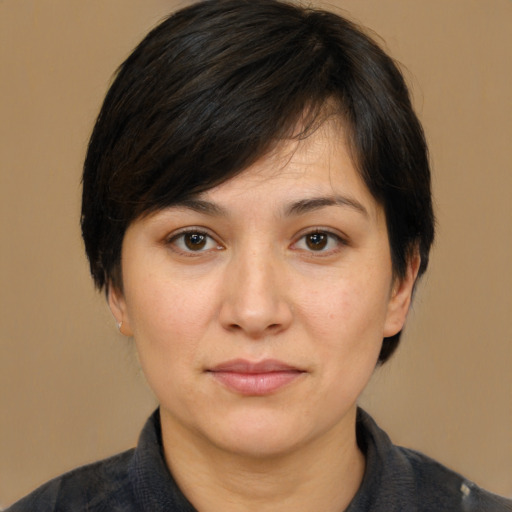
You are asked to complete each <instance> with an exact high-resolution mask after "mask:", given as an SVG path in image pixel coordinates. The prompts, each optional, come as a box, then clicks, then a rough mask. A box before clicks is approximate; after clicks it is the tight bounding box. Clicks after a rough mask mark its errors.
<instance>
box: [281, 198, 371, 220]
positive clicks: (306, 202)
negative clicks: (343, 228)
mask: <svg viewBox="0 0 512 512" xmlns="http://www.w3.org/2000/svg"><path fill="white" fill-rule="evenodd" d="M326 206H344V207H345V206H346V207H349V208H352V209H354V210H356V211H357V212H359V213H362V214H363V215H364V216H365V217H368V216H369V214H368V210H367V209H366V208H365V207H364V206H363V205H362V204H361V203H360V202H359V201H357V200H356V199H353V198H350V197H345V196H327V197H312V198H310V199H301V200H300V201H296V202H294V203H291V204H290V205H289V206H287V207H286V209H285V215H303V214H304V213H308V212H311V211H314V210H319V209H320V208H325V207H326Z"/></svg>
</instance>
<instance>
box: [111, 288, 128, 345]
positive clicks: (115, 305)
mask: <svg viewBox="0 0 512 512" xmlns="http://www.w3.org/2000/svg"><path fill="white" fill-rule="evenodd" d="M107 301H108V306H109V308H110V311H111V313H112V315H113V316H114V319H115V321H116V324H117V328H118V329H119V332H120V333H121V334H123V335H124V336H133V331H132V328H131V325H130V319H129V316H128V312H127V311H126V301H125V299H124V295H123V292H122V291H121V290H119V288H117V287H116V286H114V285H112V284H109V287H108V294H107Z"/></svg>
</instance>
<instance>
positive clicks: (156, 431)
mask: <svg viewBox="0 0 512 512" xmlns="http://www.w3.org/2000/svg"><path fill="white" fill-rule="evenodd" d="M433 231H434V230H433V212H432V202H431V193H430V172H429V166H428V159H427V149H426V145H425V140H424V137H423V132H422V129H421V126H420V124H419V122H418V120H417V118H416V116H415V114H414V112H413V110H412V107H411V104H410V101H409V97H408V92H407V88H406V86H405V84H404V81H403V79H402V77H401V75H400V72H399V71H398V69H397V68H396V66H395V64H394V63H393V61H392V60H391V59H390V58H389V57H388V56H387V55H385V54H384V53H383V52H382V50H380V49H379V48H378V47H377V46H376V45H375V43H373V42H372V41H371V40H370V39H369V38H368V37H367V36H365V35H364V34H363V33H361V32H360V31H359V29H357V28H356V27H354V26H353V25H352V24H351V23H349V22H348V21H346V20H344V19H343V18H340V17H339V16H336V15H334V14H331V13H327V12H324V11H319V10H317V11H315V10H310V9H303V8H299V7H296V6H293V5H289V4H286V3H281V2H277V1H274V0H258V1H254V0H251V1H239V0H221V1H216V2H202V3H199V4H196V5H193V6H191V7H189V8H186V9H184V10H182V11H179V12H177V13H176V14H174V15H173V16H171V17H170V18H168V19H167V20H166V21H164V22H163V23H162V24H161V25H159V26H158V27H157V28H156V29H155V30H153V31H152V32H151V33H150V34H149V35H148V36H147V37H146V38H145V39H144V40H143V41H142V43H141V44H140V45H139V46H138V47H137V48H136V50H135V51H134V52H133V54H132V55H131V56H130V57H129V58H128V59H127V61H126V62H125V63H124V64H123V65H122V67H121V68H120V70H119V73H118V75H117V78H116V80H115V82H114V83H113V85H112V87H111V89H110V91H109V93H108V94H107V97H106V99H105V103H104V105H103V108H102V111H101V113H100V115H99V117H98V121H97V123H96V126H95V129H94V132H93V135H92V137H91V141H90V145H89V150H88V154H87V158H86V162H85V167H84V175H83V203H82V233H83V238H84V241H85V246H86V251H87V255H88V258H89V261H90V265H91V272H92V275H93V278H94V281H95V283H96V285H97V287H98V288H99V289H100V290H105V292H106V294H107V298H108V303H109V306H110V308H111V310H112V313H113V315H114V317H115V319H116V322H117V323H118V327H119V330H120V332H121V333H122V334H124V335H126V336H129V337H133V338H134V340H135V344H136V346H137V350H138V354H139V357H140V361H141V365H142V368H143V370H144V373H145V375H146V378H147V380H148V382H149V384H150V386H151V388H152V390H153V391H154V393H155V395H156V397H157V398H158V401H159V404H160V405H159V409H158V410H157V411H156V412H155V413H154V415H153V416H152V417H151V418H150V419H149V420H148V422H147V424H146V426H145V428H144V430H143V432H142V434H141V437H140V441H139V444H138V446H137V448H136V449H135V450H131V451H129V452H125V453H123V454H121V455H118V456H116V457H113V458H111V459H108V460H106V461H101V462H98V463H96V464H93V465H90V466H86V467H84V468H79V469H77V470H75V471H73V472H71V473H69V474H67V475H64V476H62V477H60V478H57V479H56V480H53V481H51V482H49V483H48V484H47V485H45V486H43V487H42V488H40V489H38V490H37V491H35V492H34V493H33V494H31V495H30V496H28V497H27V498H25V499H24V500H21V501H20V502H18V504H15V505H14V506H13V507H12V508H11V509H10V510H12V511H18V510H91V511H92V510H148V511H158V510H179V511H185V510H198V511H201V512H203V511H210V510H212V511H218V510H223V511H230V510H237V511H239V510H247V511H250V510H259V511H261V510H305V511H306V510H322V511H342V510H347V511H349V512H354V511H362V510H383V511H392V510H424V511H434V510H435V511H437V510H461V511H466V510H468V511H477V510H489V511H493V510H510V509H511V504H510V502H508V501H506V500H504V499H502V498H498V497H496V496H493V495H491V494H490V493H487V492H485V491H483V490H481V489H479V488H478V487H476V486H474V485H473V484H471V483H470V482H468V481H466V480H465V479H464V478H462V477H461V476H459V475H457V474H455V473H453V472H451V471H450V470H448V469H446V468H444V467H442V466H440V465H439V464H437V463H436V462H434V461H432V460H430V459H428V458H427V457H425V456H423V455H421V454H418V453H416V452H412V451H409V450H405V449H402V448H397V447H395V446H393V445H392V444H391V442H390V441H389V439H388V438H387V436H386V434H385V433H384V432H382V431H381V430H380V429H379V428H378V427H377V426H376V424H375V423H374V422H373V420H372V419H371V418H370V417H369V416H368V415H367V414H366V413H364V412H363V411H362V410H360V409H358V408H357V405H356V404H357V399H358V397H359V395H360V394H361V392H362V391H363V389H364V388H365V386H366V384H367V382H368V380H369V379H370V377H371V375H372V373H373V371H374V368H375V367H376V366H377V365H378V364H382V363H384V362H385V361H386V360H387V359H389V357H390V356H391V355H392V353H393V351H394V350H395V349H396V346H397V345H398V342H399V338H400V332H401V329H402V327H403V325H404V322H405V319H406V316H407V312H408V309H409V305H410V302H411V298H412V294H413V290H414V286H415V283H416V279H417V278H418V276H420V275H421V274H423V272H424V271H425V270H426V268H427V264H428V255H429V250H430V246H431V244H432V240H433Z"/></svg>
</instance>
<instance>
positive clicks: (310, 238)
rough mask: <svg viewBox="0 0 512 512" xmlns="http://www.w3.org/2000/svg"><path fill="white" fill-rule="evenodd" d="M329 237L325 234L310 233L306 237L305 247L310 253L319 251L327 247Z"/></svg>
mask: <svg viewBox="0 0 512 512" xmlns="http://www.w3.org/2000/svg"><path fill="white" fill-rule="evenodd" d="M328 241H329V236H328V235H327V234H326V233H310V234H309V235H306V240H305V242H306V245H307V247H308V249H311V250H312V251H321V250H323V249H325V247H326V246H327V242H328Z"/></svg>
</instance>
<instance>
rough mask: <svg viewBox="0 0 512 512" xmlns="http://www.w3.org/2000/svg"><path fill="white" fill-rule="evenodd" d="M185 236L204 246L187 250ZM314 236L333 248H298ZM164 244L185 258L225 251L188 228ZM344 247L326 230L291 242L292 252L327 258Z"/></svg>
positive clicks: (204, 234) (199, 231)
mask: <svg viewBox="0 0 512 512" xmlns="http://www.w3.org/2000/svg"><path fill="white" fill-rule="evenodd" d="M187 235H188V236H194V235H196V236H197V237H199V240H198V241H199V243H200V242H201V241H202V240H204V245H203V246H202V247H198V250H193V249H191V248H190V247H188V248H187V247H184V245H185V244H186V241H185V237H186V236H187ZM315 235H318V236H320V237H322V236H323V237H325V238H326V239H327V240H326V242H325V243H326V246H328V245H329V243H332V242H334V243H335V247H334V248H329V249H327V250H326V249H325V246H324V247H320V249H319V250H315V249H312V248H311V247H302V248H301V247H298V245H299V243H300V242H303V244H305V245H307V243H308V242H307V237H311V236H315ZM180 241H181V242H180ZM321 243H322V240H321V241H320V244H321ZM166 244H168V245H169V246H171V247H172V249H173V250H174V251H175V252H178V253H181V254H184V255H186V256H198V255H200V254H203V253H207V252H210V251H211V250H218V251H220V250H224V249H225V247H224V246H223V245H222V244H220V243H218V242H217V241H216V240H215V238H214V237H213V236H211V235H210V234H209V233H208V232H207V231H205V230H203V229H190V228H187V229H184V230H183V231H180V232H178V233H175V234H173V235H171V236H170V237H169V238H168V239H167V240H166ZM180 245H181V247H180ZM207 245H213V247H207V248H205V246H207ZM346 245H348V242H347V240H346V239H345V238H344V237H342V236H340V235H338V234H336V233H333V232H331V231H329V230H326V229H321V228H315V229H313V230H310V231H308V232H306V233H303V234H301V235H300V237H299V238H298V239H297V240H296V241H295V242H293V244H292V245H291V248H292V250H297V251H304V252H305V253H310V254H311V255H316V256H327V255H330V254H333V253H335V252H337V251H339V248H340V246H346Z"/></svg>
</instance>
